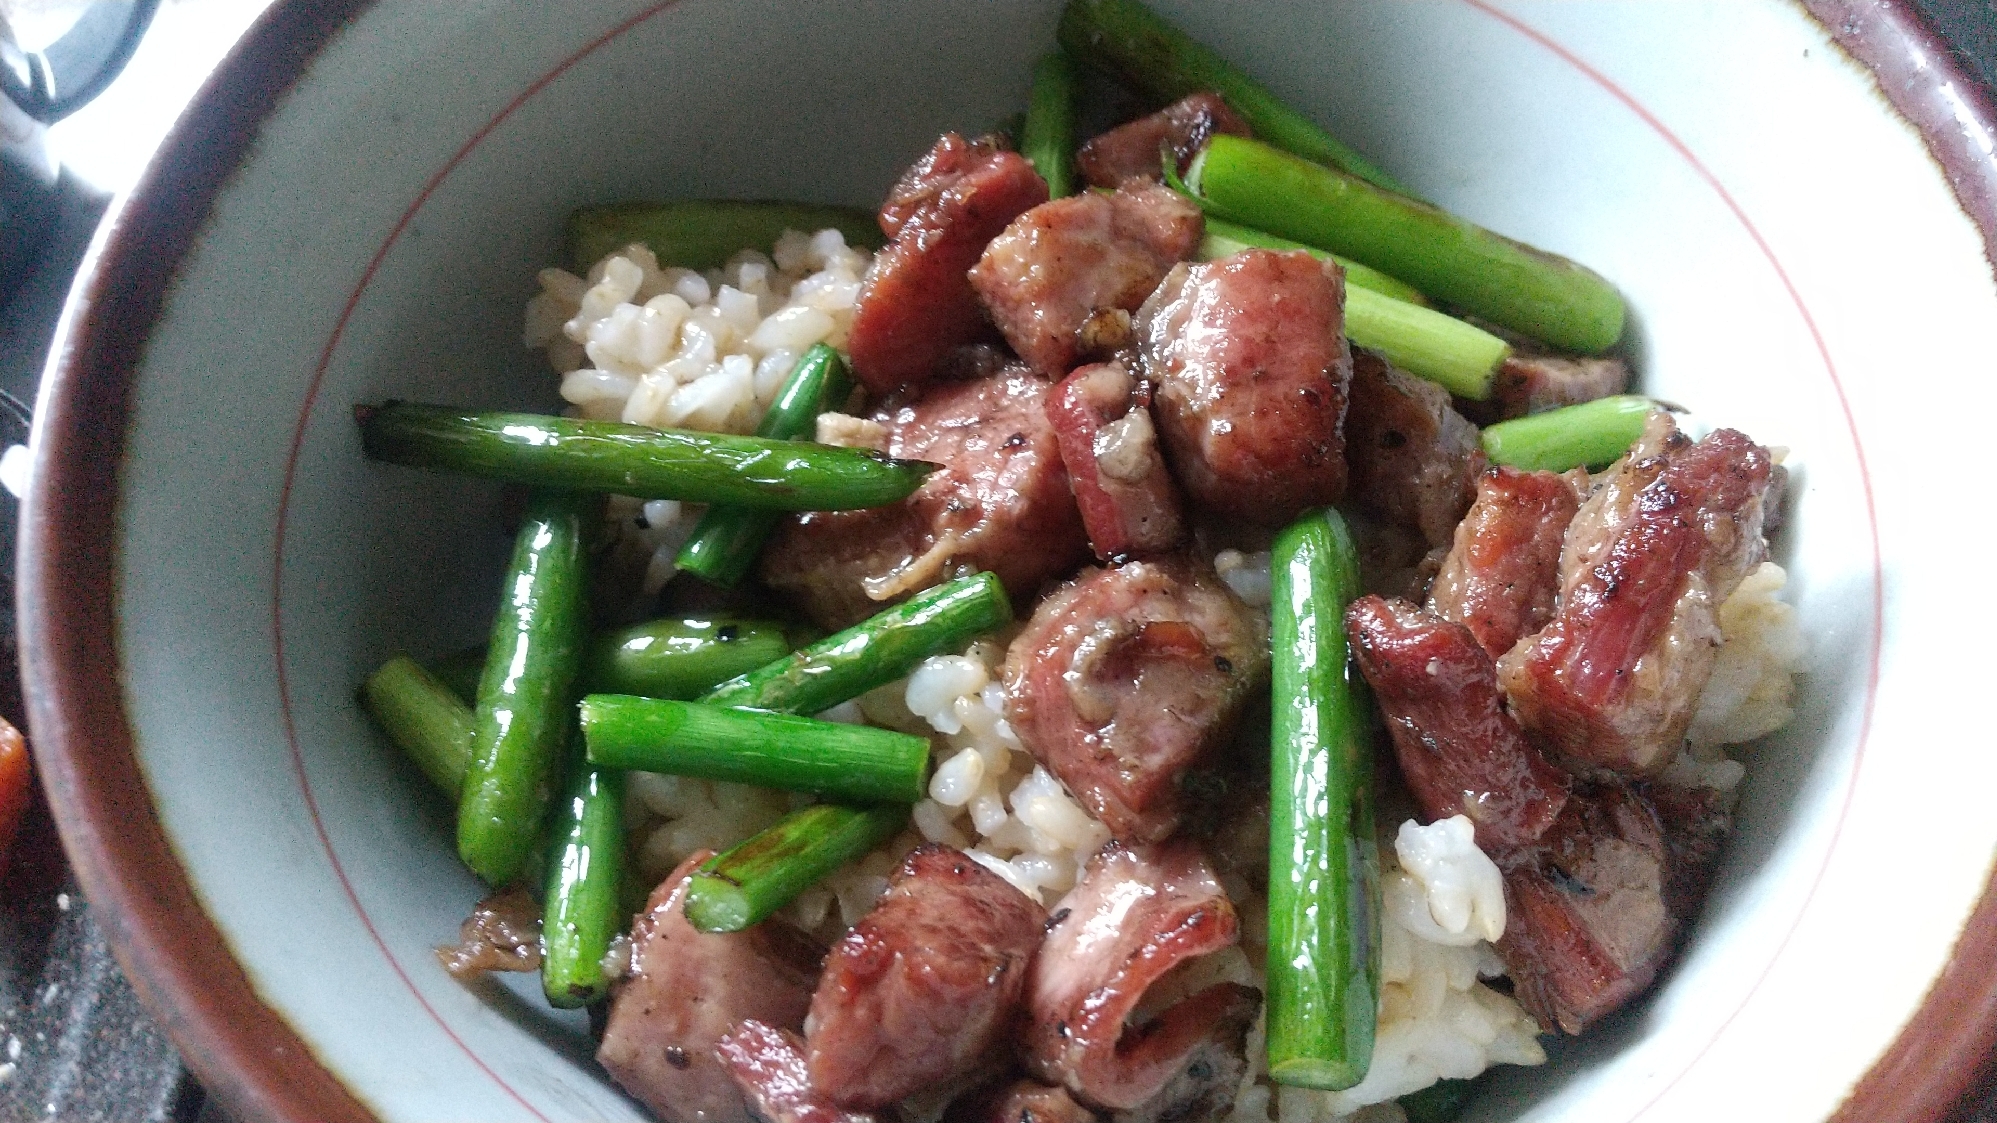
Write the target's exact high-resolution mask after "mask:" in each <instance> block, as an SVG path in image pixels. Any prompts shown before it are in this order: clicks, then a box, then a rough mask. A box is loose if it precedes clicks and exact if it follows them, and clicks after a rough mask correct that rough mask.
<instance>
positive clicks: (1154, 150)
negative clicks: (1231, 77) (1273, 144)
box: [1075, 93, 1254, 187]
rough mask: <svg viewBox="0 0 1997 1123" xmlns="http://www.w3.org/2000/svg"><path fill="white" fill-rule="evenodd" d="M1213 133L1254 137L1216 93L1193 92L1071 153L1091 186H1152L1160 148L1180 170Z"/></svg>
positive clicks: (1159, 172)
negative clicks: (1144, 182)
mask: <svg viewBox="0 0 1997 1123" xmlns="http://www.w3.org/2000/svg"><path fill="white" fill-rule="evenodd" d="M1218 133H1227V134H1229V135H1230V136H1252V135H1254V134H1253V133H1252V132H1251V131H1250V130H1249V128H1248V122H1246V121H1244V120H1242V119H1241V115H1240V114H1238V113H1236V112H1235V111H1234V110H1232V109H1229V108H1228V107H1227V103H1226V102H1224V101H1222V100H1221V98H1220V95H1219V94H1215V93H1198V94H1192V95H1189V96H1187V97H1184V98H1181V99H1179V100H1178V101H1175V102H1173V103H1172V104H1170V105H1168V106H1166V107H1165V108H1163V109H1160V110H1159V111H1158V112H1156V113H1153V114H1151V115H1150V116H1148V117H1139V118H1138V119H1137V120H1135V121H1130V122H1127V123H1125V124H1122V125H1118V126H1117V127H1116V128H1114V129H1111V130H1110V131H1108V132H1106V133H1099V134H1097V135H1096V136H1094V137H1091V138H1090V139H1089V140H1088V141H1087V142H1086V143H1084V144H1083V145H1082V147H1081V150H1080V151H1078V152H1076V153H1075V168H1076V170H1078V171H1080V172H1081V173H1082V178H1083V179H1085V180H1087V181H1088V182H1089V185H1090V186H1092V187H1118V186H1121V185H1122V184H1124V183H1127V182H1129V181H1130V180H1133V179H1148V180H1151V181H1152V182H1154V183H1156V182H1158V181H1159V180H1161V179H1162V178H1164V176H1163V172H1164V158H1163V156H1161V155H1160V152H1161V150H1163V149H1167V148H1169V149H1170V150H1171V154H1172V159H1173V161H1174V162H1176V164H1177V165H1178V170H1179V171H1181V172H1183V171H1185V170H1186V165H1187V164H1189V163H1191V162H1192V159H1193V156H1194V155H1195V154H1196V153H1198V152H1199V150H1200V149H1202V148H1205V147H1206V144H1207V141H1209V140H1212V139H1213V138H1214V136H1215V135H1216V134H1218Z"/></svg>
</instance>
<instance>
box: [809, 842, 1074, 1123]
mask: <svg viewBox="0 0 1997 1123" xmlns="http://www.w3.org/2000/svg"><path fill="white" fill-rule="evenodd" d="M1046 922H1047V910H1046V909H1043V908H1041V907H1040V903H1039V902H1038V901H1034V900H1031V899H1029V898H1028V897H1027V896H1026V895H1025V894H1024V893H1021V892H1020V891H1019V890H1017V889H1015V888H1013V887H1012V886H1011V885H1009V884H1007V883H1006V881H1005V880H1004V879H1003V878H1001V877H999V876H998V875H997V874H995V873H993V872H991V871H990V870H988V869H986V868H984V867H983V866H981V865H979V864H978V863H976V862H974V861H972V860H971V859H970V858H969V857H968V856H966V855H965V854H964V853H963V852H962V851H959V850H954V849H951V848H950V847H947V846H939V845H936V844H933V843H932V844H930V845H926V846H922V847H919V848H918V849H917V850H916V851H915V852H914V853H912V854H910V855H909V856H908V859H907V860H906V861H905V862H903V863H902V866H901V868H900V869H899V870H897V871H896V872H895V875H894V877H893V879H892V880H890V881H889V882H888V889H887V893H886V894H885V895H884V896H882V898H881V900H880V903H879V904H877V905H875V906H874V908H873V911H871V912H869V913H868V914H867V915H866V916H864V917H862V918H861V919H860V922H859V923H858V924H856V925H854V926H853V928H852V930H851V931H849V932H847V933H846V936H845V938H843V939H841V940H840V941H839V942H838V943H837V944H835V945H833V948H832V952H831V954H830V955H828V956H826V958H825V973H824V975H823V976H821V977H820V978H819V981H818V990H817V992H816V993H815V994H813V995H812V997H811V1029H810V1031H809V1033H808V1034H807V1035H806V1055H807V1058H808V1066H809V1071H810V1073H811V1086H812V1088H814V1089H815V1090H817V1091H818V1092H819V1093H820V1094H821V1095H823V1096H824V1097H825V1098H826V1099H828V1100H829V1101H831V1102H833V1103H836V1104H840V1105H842V1106H845V1107H851V1108H862V1109H866V1108H880V1107H887V1106H888V1105H890V1104H892V1103H894V1102H895V1101H897V1100H900V1099H903V1098H905V1097H907V1096H909V1095H912V1094H913V1093H915V1092H917V1091H920V1090H922V1089H924V1088H930V1087H935V1086H936V1085H938V1084H942V1083H944V1082H947V1081H949V1080H951V1079H953V1078H956V1077H960V1076H963V1075H964V1074H966V1073H968V1072H971V1071H972V1070H974V1069H975V1068H976V1067H977V1066H978V1065H979V1064H980V1063H981V1062H982V1061H984V1060H986V1059H987V1058H989V1057H991V1056H992V1055H993V1054H994V1053H996V1052H998V1051H999V1050H1000V1048H1001V1047H1002V1045H1003V1043H1004V1042H1006V1041H1007V1040H1009V1039H1010V1038H1011V1037H1012V1035H1013V1034H1014V1032H1015V1031H1016V1029H1017V1027H1018V1023H1019V1020H1020V1016H1021V1014H1022V1013H1023V1012H1024V1009H1025V1006H1024V1001H1023V996H1024V994H1025V989H1026V981H1027V965H1028V964H1029V963H1031V962H1032V959H1033V953H1034V951H1035V950H1036V949H1037V948H1038V947H1039V946H1040V938H1041V931H1042V928H1043V927H1044V926H1045V924H1046Z"/></svg>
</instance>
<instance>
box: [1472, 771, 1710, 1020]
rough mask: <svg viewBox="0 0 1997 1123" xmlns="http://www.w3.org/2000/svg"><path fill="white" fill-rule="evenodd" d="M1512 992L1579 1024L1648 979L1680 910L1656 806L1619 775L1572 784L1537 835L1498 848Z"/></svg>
mask: <svg viewBox="0 0 1997 1123" xmlns="http://www.w3.org/2000/svg"><path fill="white" fill-rule="evenodd" d="M1498 865H1499V867H1500V868H1501V869H1503V870H1504V874H1505V935H1504V938H1503V939H1501V940H1499V941H1498V954H1499V956H1501V957H1502V958H1503V959H1504V961H1505V969H1506V971H1507V972H1508V973H1509V974H1510V975H1511V977H1512V985H1513V988H1514V990H1513V993H1514V994H1515V995H1516V997H1517V998H1518V1000H1519V1003H1520V1005H1522V1006H1524V1007H1525V1008H1526V1012H1527V1013H1529V1014H1531V1015H1532V1016H1533V1017H1534V1018H1536V1019H1538V1021H1539V1023H1540V1025H1541V1026H1543V1027H1545V1028H1546V1029H1548V1030H1553V1029H1556V1028H1557V1029H1560V1030H1562V1031H1564V1032H1567V1033H1580V1032H1581V1031H1582V1030H1583V1029H1585V1028H1587V1027H1588V1026H1589V1025H1590V1024H1592V1023H1593V1022H1595V1021H1597V1020H1599V1019H1600V1018H1601V1017H1602V1016H1603V1015H1605V1014H1608V1013H1609V1012H1610V1011H1612V1010H1614V1009H1615V1008H1616V1007H1618V1006H1620V1005H1622V1004H1623V1003H1624V1002H1626V1001H1628V1000H1629V999H1630V998H1632V997H1634V996H1635V995H1637V994H1639V993H1641V992H1642V991H1643V989H1644V988H1645V987H1648V986H1649V985H1650V983H1651V980H1652V979H1655V978H1656V977H1657V970H1658V968H1659V967H1661V966H1663V964H1664V961H1665V959H1666V958H1667V957H1669V955H1670V954H1671V946H1672V938H1673V936H1675V935H1676V933H1677V931H1678V926H1679V923H1680V921H1681V919H1682V917H1681V916H1679V915H1678V914H1676V913H1674V912H1672V911H1671V909H1670V908H1668V907H1667V900H1666V891H1667V888H1668V887H1669V885H1670V884H1671V881H1672V877H1673V874H1672V868H1671V854H1670V850H1669V847H1668V846H1667V844H1666V840H1665V835H1664V829H1663V825H1662V824H1661V823H1660V822H1659V820H1658V816H1657V811H1656V809H1655V808H1654V807H1652V806H1651V805H1650V803H1649V802H1648V801H1647V800H1646V799H1644V798H1643V796H1642V795H1640V794H1639V793H1638V792H1636V791H1635V790H1634V789H1632V788H1630V787H1628V786H1626V785H1623V784H1621V783H1619V782H1618V783H1608V784H1600V785H1586V786H1583V787H1581V788H1578V789H1577V790H1576V791H1575V792H1574V797H1573V798H1572V799H1571V800H1569V801H1568V804H1567V808H1566V810H1565V812H1564V813H1563V814H1562V815H1561V818H1560V821H1559V822H1558V823H1556V824H1554V826H1553V829H1551V830H1549V831H1548V832H1547V833H1546V835H1545V836H1544V837H1542V838H1541V839H1540V841H1539V843H1538V844H1537V845H1534V846H1530V847H1524V848H1522V849H1519V850H1516V851H1511V852H1508V853H1506V854H1503V855H1500V856H1499V857H1498Z"/></svg>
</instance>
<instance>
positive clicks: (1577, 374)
mask: <svg viewBox="0 0 1997 1123" xmlns="http://www.w3.org/2000/svg"><path fill="white" fill-rule="evenodd" d="M1628 389H1629V368H1628V367H1627V366H1624V365H1623V361H1622V360H1621V359H1584V358H1577V357H1575V356H1571V355H1534V354H1530V353H1521V352H1520V351H1518V350H1514V351H1513V352H1512V354H1511V356H1510V357H1509V358H1507V359H1506V360H1505V362H1504V364H1503V365H1502V366H1500V367H1499V368H1498V373H1497V376H1496V377H1495V378H1493V379H1492V380H1491V396H1490V398H1489V399H1487V400H1485V401H1481V402H1465V403H1464V407H1463V408H1464V413H1465V414H1466V415H1467V416H1468V417H1469V418H1470V419H1471V420H1472V421H1475V422H1476V423H1477V424H1479V425H1490V424H1494V423H1496V422H1499V421H1507V420H1510V419H1511V418H1514V417H1524V416H1525V415H1526V414H1528V413H1544V412H1545V411H1547V410H1549V409H1559V408H1560V407H1561V406H1571V405H1579V404H1581V403H1582V402H1592V401H1594V400H1595V399H1596V398H1606V397H1610V396H1612V395H1615V394H1620V393H1622V392H1624V391H1625V390H1628Z"/></svg>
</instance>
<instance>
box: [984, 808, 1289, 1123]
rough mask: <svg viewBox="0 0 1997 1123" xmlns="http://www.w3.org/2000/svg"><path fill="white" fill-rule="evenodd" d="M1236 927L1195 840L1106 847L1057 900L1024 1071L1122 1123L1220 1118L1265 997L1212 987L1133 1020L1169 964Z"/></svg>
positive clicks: (1207, 947)
mask: <svg viewBox="0 0 1997 1123" xmlns="http://www.w3.org/2000/svg"><path fill="white" fill-rule="evenodd" d="M1239 935H1240V933H1239V925H1238V922H1237V920H1236V918H1235V913H1234V905H1233V903H1232V902H1230V901H1229V900H1228V899H1227V893H1226V892H1225V891H1224V890H1223V889H1222V888H1221V887H1220V882H1219V880H1218V879H1217V878H1216V877H1215V876H1214V873H1213V870H1212V869H1211V868H1210V867H1209V866H1208V865H1207V861H1206V858H1205V856H1204V855H1202V854H1201V853H1200V850H1199V847H1198V846H1197V845H1196V844H1194V843H1193V842H1192V841H1191V840H1190V839H1186V838H1177V839H1173V840H1172V841H1170V842H1166V843H1161V844H1158V845H1152V846H1126V845H1124V844H1122V843H1111V844H1109V845H1108V846H1105V847H1104V848H1103V849H1102V850H1100V851H1098V852H1097V853H1096V855H1095V857H1093V858H1091V859H1089V863H1088V865H1087V867H1085V868H1084V869H1083V871H1082V876H1081V880H1080V881H1078V882H1077V883H1076V885H1075V887H1074V888H1073V889H1072V890H1070V891H1069V892H1068V895H1067V896H1065V897H1063V898H1062V899H1061V901H1060V903H1059V904H1057V905H1056V906H1055V908H1054V915H1053V918H1052V919H1051V921H1050V922H1049V927H1048V931H1047V940H1046V943H1045V944H1043V945H1042V946H1041V949H1040V954H1039V956H1038V957H1037V958H1036V959H1035V960H1034V962H1033V981H1032V985H1031V987H1030V988H1029V1002H1030V1003H1031V1014H1032V1023H1031V1025H1030V1026H1029V1028H1028V1030H1027V1035H1026V1041H1025V1045H1024V1046H1023V1050H1022V1053H1023V1056H1024V1059H1025V1061H1026V1067H1027V1069H1028V1071H1030V1072H1031V1073H1033V1075H1035V1076H1037V1077H1039V1078H1040V1079H1042V1080H1045V1081H1048V1082H1049V1083H1052V1084H1060V1085H1062V1086H1064V1087H1066V1088H1068V1089H1069V1090H1070V1091H1072V1092H1074V1093H1075V1096H1076V1098H1077V1099H1079V1100H1081V1101H1082V1102H1083V1103H1085V1104H1089V1105H1091V1106H1094V1107H1096V1108H1099V1109H1102V1110H1104V1111H1106V1112H1111V1113H1113V1114H1112V1115H1111V1116H1110V1118H1112V1119H1115V1120H1121V1121H1125V1123H1137V1121H1139V1120H1165V1119H1204V1118H1221V1117H1224V1116H1225V1115H1226V1114H1227V1108H1228V1107H1229V1106H1230V1105H1231V1104H1232V1102H1233V1095H1234V1089H1235V1087H1236V1086H1237V1085H1238V1084H1239V1083H1240V1080H1241V1076H1242V1074H1243V1072H1244V1071H1245V1070H1246V1067H1247V1058H1246V1055H1245V1053H1244V1049H1243V1046H1244V1042H1245V1039H1246V1036H1247V1032H1248V1027H1249V1025H1250V1024H1251V1023H1253V1022H1254V1020H1255V1013H1256V1010H1257V1009H1258V1008H1259V1007H1260V1005H1261V996H1260V995H1258V994H1257V993H1256V992H1255V991H1254V990H1252V989H1250V988H1248V987H1245V986H1241V985H1239V984H1236V983H1216V984H1214V985H1213V986H1210V987H1207V988H1206V989H1204V990H1202V991H1200V992H1199V993H1197V994H1194V995H1191V996H1189V997H1186V998H1183V999H1181V1000H1179V1001H1178V1002H1177V1003H1174V1004H1173V1005H1171V1006H1169V1007H1167V1008H1166V1009H1164V1010H1163V1011H1161V1012H1160V1013H1158V1014H1157V1015H1156V1016H1155V1017H1153V1018H1151V1019H1150V1020H1148V1021H1146V1022H1144V1023H1143V1024H1142V1025H1138V1026H1129V1025H1127V1024H1126V1022H1127V1020H1128V1019H1129V1018H1130V1017H1131V1015H1132V1014H1133V1013H1135V1012H1136V1011H1137V1009H1138V1007H1139V1004H1140V1003H1141V1002H1142V1001H1143V999H1144V993H1145V991H1146V990H1148V989H1149V988H1150V987H1151V985H1152V984H1153V983H1155V982H1157V981H1158V980H1159V979H1160V978H1161V977H1163V976H1164V975H1165V974H1166V973H1167V972H1169V971H1171V970H1172V968H1174V967H1177V966H1178V965H1179V964H1181V963H1183V962H1185V961H1187V960H1190V959H1193V958H1196V957H1198V956H1203V955H1208V954H1210V953H1212V952H1216V951H1219V950H1221V949H1222V948H1225V947H1229V946H1231V945H1233V944H1234V943H1235V941H1236V940H1237V939H1238V938H1239Z"/></svg>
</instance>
